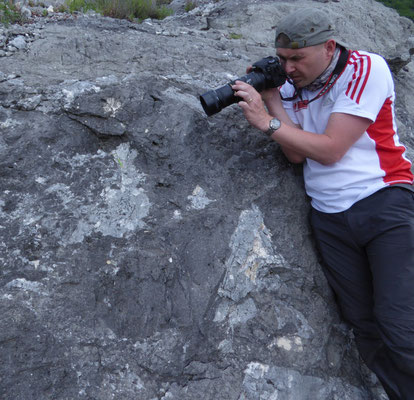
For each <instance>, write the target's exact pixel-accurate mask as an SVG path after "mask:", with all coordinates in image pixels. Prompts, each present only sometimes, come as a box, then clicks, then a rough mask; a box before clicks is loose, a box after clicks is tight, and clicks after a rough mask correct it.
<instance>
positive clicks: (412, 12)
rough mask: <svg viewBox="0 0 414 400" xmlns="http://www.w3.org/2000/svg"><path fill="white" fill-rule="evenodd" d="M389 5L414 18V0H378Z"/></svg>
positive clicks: (405, 15) (403, 14) (401, 13)
mask: <svg viewBox="0 0 414 400" xmlns="http://www.w3.org/2000/svg"><path fill="white" fill-rule="evenodd" d="M377 1H379V2H380V3H383V4H385V5H386V6H388V7H391V8H395V9H396V10H397V11H398V13H399V14H400V15H402V16H404V17H408V18H410V19H412V20H414V0H377Z"/></svg>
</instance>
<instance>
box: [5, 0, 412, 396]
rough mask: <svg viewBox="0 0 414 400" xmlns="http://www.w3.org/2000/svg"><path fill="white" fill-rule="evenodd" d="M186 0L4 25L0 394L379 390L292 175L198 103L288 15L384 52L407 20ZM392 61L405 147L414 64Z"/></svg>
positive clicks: (263, 51)
mask: <svg viewBox="0 0 414 400" xmlns="http://www.w3.org/2000/svg"><path fill="white" fill-rule="evenodd" d="M177 4H178V2H177ZM199 4H200V5H199V7H197V8H195V9H194V10H193V11H191V12H190V13H181V14H176V15H175V16H173V17H169V18H167V19H166V20H164V21H151V20H147V21H144V22H143V23H142V24H140V25H137V24H132V23H129V22H126V21H117V20H112V19H109V18H102V17H97V16H91V15H89V16H78V17H76V18H74V17H70V18H66V17H65V18H61V19H60V20H59V21H55V20H54V19H49V20H44V21H43V22H42V23H39V22H36V24H31V25H27V26H24V27H10V28H9V29H8V30H4V31H2V32H0V33H1V34H2V35H3V36H4V37H5V38H6V39H4V41H3V42H2V43H3V45H2V46H3V48H4V52H3V57H1V58H0V71H1V72H0V184H1V188H2V192H1V194H0V262H1V264H0V265H1V269H0V344H1V347H0V358H1V360H2V362H1V363H0V397H1V398H2V399H7V400H9V399H10V400H11V399H13V400H14V399H25V400H28V399H36V400H37V399H52V398H53V399H100V400H101V399H102V400H106V399H108V400H109V399H127V400H129V399H131V400H132V399H134V400H136V399H140V400H141V399H142V400H155V399H164V400H167V399H177V400H178V399H179V400H186V399H189V400H190V399H191V400H192V399H206V400H232V399H234V400H247V399H248V400H250V399H251V400H257V399H261V400H276V399H278V400H305V399H318V400H319V399H320V400H323V399H341V400H344V399H349V400H362V399H376V400H379V399H384V398H385V397H384V394H383V392H382V391H381V388H380V387H379V385H378V383H377V382H376V380H375V378H374V377H373V376H372V375H371V374H370V373H369V372H368V371H367V369H366V367H365V366H364V365H363V364H362V363H361V361H360V360H359V357H358V355H357V353H356V350H355V346H354V344H353V340H352V333H351V332H349V330H348V329H347V327H346V326H345V325H344V324H343V323H341V321H340V318H339V316H338V313H337V309H336V306H335V302H334V299H333V297H332V294H331V292H330V289H329V288H328V286H327V283H326V281H325V278H324V276H323V274H322V272H321V269H320V266H319V264H318V257H317V254H316V252H315V249H314V245H313V242H312V237H311V233H310V230H309V226H308V222H307V214H308V211H309V204H308V199H307V198H306V195H305V193H304V191H303V184H302V176H301V170H300V168H299V169H298V168H297V167H293V166H292V165H290V164H289V163H288V162H287V161H286V159H285V158H284V157H283V155H282V153H281V151H280V149H279V148H278V146H277V144H275V143H273V142H271V141H269V140H268V139H267V138H266V137H264V136H263V135H262V134H261V133H260V132H257V131H256V130H254V129H252V128H250V127H249V126H248V124H247V123H246V122H245V120H244V119H243V117H242V115H241V112H240V110H239V109H238V108H237V106H232V107H228V108H226V109H225V110H223V111H222V112H221V113H219V114H216V115H214V116H213V117H209V118H208V117H206V115H205V114H204V112H203V110H202V108H201V106H200V104H199V101H198V96H199V95H200V94H201V93H203V92H204V91H205V90H207V89H210V88H216V87H218V86H220V85H223V84H225V83H227V82H228V81H229V80H230V79H232V78H235V77H236V76H238V75H242V74H244V71H245V69H246V67H247V66H248V65H249V64H251V63H252V62H254V61H256V60H258V59H260V58H262V57H264V56H267V55H271V54H274V49H273V47H272V43H273V27H274V25H275V24H276V23H277V20H278V19H279V18H280V17H281V16H282V15H284V14H285V13H287V12H289V11H290V10H292V9H293V8H294V7H303V6H305V5H311V6H314V7H324V8H326V9H327V10H328V12H330V13H331V14H332V15H333V16H334V17H335V18H336V19H337V20H338V21H341V20H342V21H343V22H341V23H340V27H341V28H342V29H341V30H342V34H343V38H344V40H345V41H347V42H348V43H352V44H354V45H355V46H358V47H364V48H366V49H368V50H373V51H378V52H382V53H383V54H384V55H385V56H386V57H387V58H388V59H390V60H391V59H394V58H396V57H400V58H404V57H405V58H406V57H407V54H406V53H409V49H410V43H412V42H413V39H412V38H413V36H414V35H413V24H412V23H411V22H410V21H408V20H407V19H405V18H400V17H398V15H397V14H396V12H394V11H393V10H391V9H388V8H385V7H383V6H382V5H380V4H379V3H376V2H374V1H366V2H364V4H362V3H361V2H358V1H356V0H341V1H340V2H328V3H319V2H314V1H306V0H300V1H299V0H298V1H289V2H276V1H270V0H269V1H261V2H252V1H241V0H239V1H236V0H232V1H222V2H216V1H211V2H209V1H203V2H201V1H200V2H199ZM178 6H179V4H178ZM178 8H179V7H178ZM357 10H360V11H361V14H359V12H358V11H357ZM359 15H360V16H359ZM390 20H392V21H395V22H394V23H393V24H390V23H389V21H390ZM356 32H357V34H356ZM232 34H234V35H232ZM19 35H20V36H22V35H23V37H25V38H26V42H27V45H26V46H19V47H17V48H15V50H14V51H13V52H10V51H9V50H7V46H8V42H10V41H12V40H13V38H15V37H17V36H19ZM238 35H241V38H240V39H232V37H240V36H238ZM397 45H398V46H399V47H398V46H397ZM406 59H407V58H406ZM407 61H409V59H407ZM397 71H398V74H397V75H395V79H396V85H397V95H398V104H397V113H398V121H399V128H400V133H401V135H402V137H403V139H404V140H405V142H406V143H407V144H408V146H409V154H411V155H412V154H413V150H412V149H413V148H414V137H413V135H412V131H411V126H412V125H413V114H412V110H413V109H414V108H413V104H412V102H413V99H412V91H413V89H414V88H413V83H412V81H413V79H412V78H413V66H412V64H411V63H407V64H406V65H405V66H404V65H401V66H400V68H397V69H396V72H397Z"/></svg>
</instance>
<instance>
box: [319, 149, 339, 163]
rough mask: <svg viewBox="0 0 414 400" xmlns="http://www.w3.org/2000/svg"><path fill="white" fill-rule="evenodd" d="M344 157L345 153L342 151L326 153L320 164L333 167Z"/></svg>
mask: <svg viewBox="0 0 414 400" xmlns="http://www.w3.org/2000/svg"><path fill="white" fill-rule="evenodd" d="M344 155H345V153H344V152H341V151H331V152H328V153H326V154H325V155H324V157H323V158H321V159H320V160H319V162H320V163H321V164H322V165H326V166H328V165H332V164H335V163H337V162H338V161H340V160H341V159H342V157H343V156H344Z"/></svg>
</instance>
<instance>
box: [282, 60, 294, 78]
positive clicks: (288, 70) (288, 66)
mask: <svg viewBox="0 0 414 400" xmlns="http://www.w3.org/2000/svg"><path fill="white" fill-rule="evenodd" d="M284 67H285V71H286V73H287V74H288V75H289V74H291V73H292V72H293V71H294V70H295V66H294V65H293V63H291V62H289V61H286V62H285V65H284Z"/></svg>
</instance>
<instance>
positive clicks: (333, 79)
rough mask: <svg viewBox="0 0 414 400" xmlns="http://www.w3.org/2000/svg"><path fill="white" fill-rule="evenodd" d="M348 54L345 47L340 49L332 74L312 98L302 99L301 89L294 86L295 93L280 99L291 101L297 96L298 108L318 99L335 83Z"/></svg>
mask: <svg viewBox="0 0 414 400" xmlns="http://www.w3.org/2000/svg"><path fill="white" fill-rule="evenodd" d="M348 56H349V51H348V50H346V49H342V50H341V54H340V56H339V59H338V62H337V63H336V66H335V69H334V70H333V71H332V74H331V75H330V77H329V79H328V80H327V81H326V83H325V85H324V86H323V88H322V89H321V90H320V91H319V93H318V94H317V95H316V96H315V97H314V98H313V99H311V100H302V89H301V88H299V89H297V88H296V87H295V93H294V94H293V96H292V97H286V98H285V97H282V100H283V101H293V100H296V99H297V98H298V97H299V98H300V100H301V101H300V102H299V104H298V107H299V109H302V108H307V106H308V104H309V103H312V101H315V100H318V99H319V98H321V97H322V96H323V95H325V94H326V93H328V92H329V91H330V90H331V89H332V86H333V85H334V84H335V82H336V81H337V80H338V78H339V77H340V76H341V74H342V72H343V70H344V69H345V66H346V64H347V62H348Z"/></svg>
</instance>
